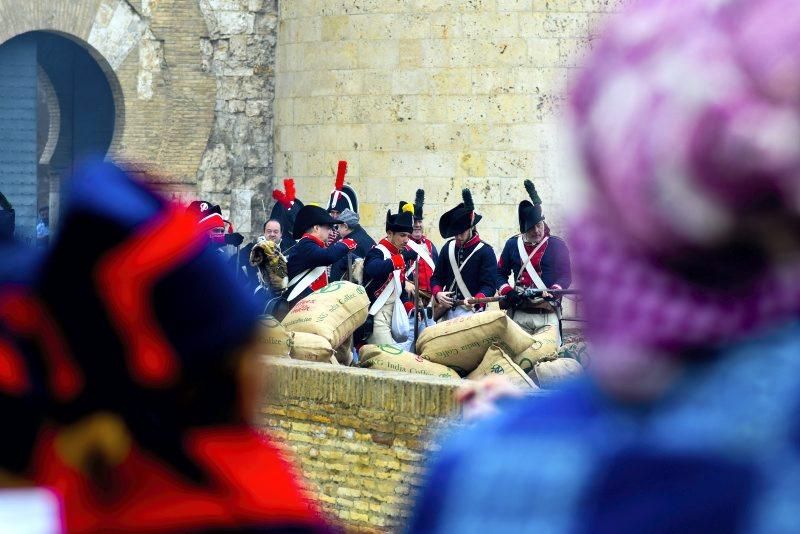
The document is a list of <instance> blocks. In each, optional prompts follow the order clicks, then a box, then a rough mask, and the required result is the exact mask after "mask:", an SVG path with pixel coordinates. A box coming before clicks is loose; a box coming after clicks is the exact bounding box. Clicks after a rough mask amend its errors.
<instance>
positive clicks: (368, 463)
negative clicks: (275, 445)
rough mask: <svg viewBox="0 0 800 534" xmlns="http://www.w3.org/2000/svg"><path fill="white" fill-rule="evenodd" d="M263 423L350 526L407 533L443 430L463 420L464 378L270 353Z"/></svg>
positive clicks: (334, 513) (320, 495)
mask: <svg viewBox="0 0 800 534" xmlns="http://www.w3.org/2000/svg"><path fill="white" fill-rule="evenodd" d="M268 362H269V371H268V372H269V376H270V380H271V382H272V384H273V386H272V390H271V391H270V393H269V395H268V397H267V399H266V402H265V403H264V406H263V408H262V425H263V427H264V428H265V429H266V430H267V431H268V432H269V433H270V434H271V435H273V436H276V437H278V438H279V439H281V440H282V441H283V442H284V443H286V444H287V445H288V446H289V448H290V449H291V450H292V452H294V454H295V458H296V460H297V463H298V465H299V467H300V469H301V471H302V473H303V475H304V477H305V478H306V480H307V481H308V482H309V484H310V486H311V489H312V490H313V492H314V494H315V496H316V498H317V499H318V500H319V501H320V502H321V503H322V506H323V507H324V508H325V510H326V511H327V512H329V513H330V514H331V516H332V517H334V518H337V519H338V520H341V521H342V523H344V524H345V525H346V526H347V527H348V531H353V530H355V529H358V530H361V529H365V530H369V529H376V530H377V531H380V532H386V531H396V530H399V529H398V527H401V526H402V525H403V524H404V523H405V522H406V520H407V518H408V516H409V514H410V513H411V508H412V502H413V499H414V492H415V490H416V488H418V487H419V485H420V483H421V479H422V473H423V466H424V463H425V461H426V459H427V458H428V456H429V454H430V452H431V451H432V450H435V449H436V444H435V441H434V439H435V437H436V436H437V435H438V433H439V432H442V431H443V430H445V429H446V428H447V427H448V426H451V425H454V424H460V409H459V407H458V405H457V404H456V402H455V397H454V392H455V390H456V388H457V387H458V386H459V385H460V384H459V382H458V381H456V380H450V379H444V378H435V377H425V376H418V375H409V374H405V373H395V372H388V371H375V370H371V369H356V368H352V367H338V366H332V365H329V364H320V363H311V362H304V361H300V360H288V359H270V360H268Z"/></svg>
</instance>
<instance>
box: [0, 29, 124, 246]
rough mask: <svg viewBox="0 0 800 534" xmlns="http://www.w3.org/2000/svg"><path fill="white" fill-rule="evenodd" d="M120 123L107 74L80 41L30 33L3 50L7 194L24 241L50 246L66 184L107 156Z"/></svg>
mask: <svg viewBox="0 0 800 534" xmlns="http://www.w3.org/2000/svg"><path fill="white" fill-rule="evenodd" d="M115 116H116V106H115V102H114V96H113V92H112V90H111V85H110V83H109V80H108V77H107V75H106V73H105V72H104V71H103V69H102V68H101V67H100V65H99V64H98V63H97V61H96V60H95V59H94V58H93V57H92V55H91V54H90V53H89V52H88V51H87V49H86V48H84V47H82V46H81V45H80V44H78V43H77V42H75V41H73V40H71V39H69V38H67V37H64V36H62V35H58V34H55V33H50V32H31V33H26V34H23V35H20V36H17V37H15V38H13V39H11V40H9V41H7V42H5V43H3V44H2V45H0V192H2V193H3V194H4V195H5V196H6V197H7V198H8V200H9V202H10V203H11V205H12V206H13V208H14V210H15V212H16V224H17V229H16V236H17V238H19V239H20V240H22V241H27V242H33V241H35V240H37V234H38V236H39V242H45V241H46V239H42V236H43V235H44V234H46V233H49V230H50V228H49V221H50V220H55V218H56V214H57V211H58V196H59V195H58V192H59V188H60V184H61V183H62V180H63V179H66V178H68V177H69V175H70V174H71V173H72V171H73V169H74V168H75V166H76V165H78V164H80V163H81V162H82V161H83V160H85V159H86V158H89V157H96V156H100V157H103V156H105V155H106V153H107V152H108V149H109V147H110V145H111V141H112V139H113V136H114V127H115Z"/></svg>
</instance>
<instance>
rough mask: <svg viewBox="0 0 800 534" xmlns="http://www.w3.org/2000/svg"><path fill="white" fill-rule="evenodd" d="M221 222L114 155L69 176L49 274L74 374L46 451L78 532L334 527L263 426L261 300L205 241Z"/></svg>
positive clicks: (42, 281) (44, 292) (48, 300)
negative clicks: (168, 194)
mask: <svg viewBox="0 0 800 534" xmlns="http://www.w3.org/2000/svg"><path fill="white" fill-rule="evenodd" d="M217 217H218V214H217ZM217 217H214V214H212V215H210V216H206V217H203V218H201V219H200V221H199V223H198V220H197V217H196V216H194V214H192V213H191V212H189V213H187V212H185V211H184V210H182V209H179V208H178V207H176V206H172V205H169V204H167V203H165V202H164V201H163V200H162V199H161V198H160V197H157V196H156V195H155V194H153V193H151V192H149V191H148V190H146V189H145V188H144V187H142V186H140V185H139V184H137V183H135V182H133V181H132V180H130V179H129V178H128V177H127V176H126V175H125V174H124V173H123V172H122V171H120V170H119V169H117V168H116V167H113V166H112V165H108V164H96V165H94V166H90V167H88V168H86V169H84V170H83V171H81V172H79V173H78V174H77V175H76V176H74V177H73V178H72V180H71V181H70V189H69V191H68V193H67V195H66V197H65V211H64V223H63V225H62V228H61V230H60V233H59V236H58V237H57V239H56V240H55V242H54V244H53V247H52V248H51V249H50V251H49V254H48V256H47V258H46V260H45V262H44V265H43V268H42V275H41V276H40V278H39V281H38V283H37V293H38V295H39V298H40V299H41V301H42V302H43V303H44V305H45V306H46V308H47V309H48V310H49V313H50V314H51V315H52V324H54V325H55V326H56V328H55V330H54V334H53V339H52V340H51V343H50V345H49V346H48V349H49V350H50V352H51V353H52V354H53V355H56V356H58V363H59V365H58V368H57V374H58V376H60V377H61V379H60V380H59V381H58V382H57V384H58V385H59V390H58V392H57V393H58V394H57V395H56V396H55V397H56V401H57V402H56V405H55V407H54V409H53V416H54V417H55V418H56V420H57V421H58V423H59V427H58V428H57V429H56V431H55V432H53V433H52V435H51V436H49V438H47V439H44V440H43V442H42V444H41V446H40V447H39V450H40V452H39V453H38V454H37V459H36V465H37V479H36V480H37V482H38V483H39V484H42V485H46V486H48V487H52V488H54V489H56V490H58V491H59V492H60V494H61V495H62V496H63V498H64V505H65V518H66V523H67V526H68V529H69V531H70V532H189V531H191V532H198V531H203V532H208V531H214V532H220V531H225V532H234V531H235V532H271V531H284V530H290V531H299V532H313V531H321V530H322V531H324V530H326V528H327V527H326V525H325V523H324V520H323V518H322V516H321V514H320V512H319V510H318V509H317V507H316V506H315V505H314V504H313V503H312V502H311V501H310V500H309V498H308V496H307V495H306V492H305V490H304V488H303V487H302V485H301V484H300V483H299V481H298V479H297V477H296V475H295V473H294V470H293V468H292V467H291V465H290V463H289V462H288V461H287V460H286V458H287V457H288V456H287V454H286V451H283V450H282V449H280V448H279V447H278V446H277V445H276V444H274V443H273V442H272V440H271V439H270V438H269V437H267V436H264V435H261V434H259V433H258V432H257V431H256V430H255V429H254V428H253V427H252V426H251V425H250V421H251V420H252V417H253V416H254V414H255V412H256V408H257V405H258V403H259V402H260V400H261V398H262V388H263V368H262V366H261V362H260V358H259V356H258V353H257V351H256V350H255V340H256V338H257V336H258V324H259V323H258V318H257V314H258V312H259V310H258V308H257V307H256V306H255V303H254V302H252V301H251V300H250V298H249V296H248V294H247V293H246V291H245V290H244V289H243V288H241V287H240V286H239V285H238V284H237V283H236V282H235V280H234V276H233V273H232V272H230V270H229V269H228V268H227V267H226V266H225V265H224V263H223V262H222V261H221V260H220V258H219V257H218V255H217V254H216V253H215V252H214V251H213V250H212V249H211V248H209V247H207V246H206V245H207V241H206V240H205V239H204V236H205V235H207V234H206V233H207V232H209V231H210V230H212V229H214V228H217V227H218V226H219V221H218V220H217ZM219 218H220V219H221V217H219ZM89 234H91V235H92V239H90V240H89V239H86V235H89ZM212 235H213V234H212ZM76 303H79V309H80V312H79V313H76V310H77V309H78V308H77V307H76Z"/></svg>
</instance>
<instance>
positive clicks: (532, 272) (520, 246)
mask: <svg viewBox="0 0 800 534" xmlns="http://www.w3.org/2000/svg"><path fill="white" fill-rule="evenodd" d="M548 239H550V237H549V236H548V237H545V238H544V239H542V240H541V241H539V244H538V245H536V247H535V248H534V249H533V252H531V253H530V255H529V254H528V253H527V252H525V241H524V240H523V239H522V234H520V236H519V237H518V238H517V250H518V251H519V259H520V261H522V258H526V259H525V261H524V262H523V263H522V269H525V272H527V273H528V276H530V277H531V280H532V281H533V285H535V286H536V289H547V286H546V285H544V281H542V277H541V276H539V273H537V272H536V269H534V268H533V264H532V263H531V260H532V259H533V257H534V256H535V255H536V253H537V252H539V249H540V248H542V245H544V244H545V243H547V240H548ZM522 269H520V274H522ZM515 285H516V284H515Z"/></svg>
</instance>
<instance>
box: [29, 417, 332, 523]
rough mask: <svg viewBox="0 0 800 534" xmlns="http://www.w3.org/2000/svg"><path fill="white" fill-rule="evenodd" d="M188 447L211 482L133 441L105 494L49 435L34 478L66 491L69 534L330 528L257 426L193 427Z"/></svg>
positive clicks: (280, 453) (285, 459)
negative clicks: (201, 482)
mask: <svg viewBox="0 0 800 534" xmlns="http://www.w3.org/2000/svg"><path fill="white" fill-rule="evenodd" d="M187 450H188V452H189V455H190V457H191V458H192V459H193V460H194V461H195V462H196V463H197V465H198V466H200V467H201V469H203V471H204V472H206V473H207V475H208V478H209V482H208V484H207V485H205V486H198V485H196V484H194V483H192V482H190V481H189V480H187V479H185V478H184V477H182V476H181V475H179V474H177V473H176V472H175V471H174V470H173V469H171V468H170V467H169V466H167V465H166V464H164V463H162V462H161V461H160V460H158V459H156V458H155V457H153V456H151V455H150V454H148V453H147V452H145V451H143V450H142V449H140V448H138V447H136V446H135V445H134V447H133V448H132V449H131V451H130V452H129V454H128V455H127V457H126V458H125V459H124V460H123V461H122V462H121V463H120V464H119V465H117V466H116V467H115V468H113V470H112V473H111V480H110V483H109V485H108V486H109V487H110V488H111V491H108V490H101V489H99V488H97V487H95V486H93V485H92V484H90V483H89V480H88V479H87V478H86V477H85V476H84V475H83V474H82V473H81V472H80V471H78V470H76V469H74V468H73V467H72V466H70V465H67V464H66V463H65V462H64V461H62V459H61V457H60V456H59V455H58V454H57V453H56V450H55V448H54V446H53V440H52V439H48V440H45V442H44V444H43V445H42V447H41V452H40V453H39V454H38V455H37V456H38V459H37V471H38V477H37V478H38V480H37V483H38V484H39V485H42V486H48V487H51V488H53V489H54V490H56V491H57V492H58V493H59V494H60V495H62V496H63V499H64V511H65V518H66V525H67V530H68V532H98V533H99V532H187V531H196V530H217V529H219V530H222V529H228V530H235V529H242V530H245V529H250V528H262V529H278V528H288V527H295V528H296V527H300V528H304V529H306V530H307V531H310V532H326V531H329V530H330V528H329V527H328V526H327V525H326V523H325V520H324V519H323V516H322V513H321V512H320V510H319V508H317V506H316V505H315V504H314V503H313V502H312V501H311V499H310V496H309V495H307V494H306V491H305V489H304V488H303V487H302V486H301V484H300V483H299V482H298V477H297V476H296V473H295V471H294V468H293V467H292V465H291V464H290V462H289V460H288V457H287V455H286V453H285V452H284V451H283V450H281V449H279V448H278V447H277V446H276V445H275V444H273V443H272V442H271V441H270V440H269V439H268V438H266V437H265V436H263V435H260V434H258V433H257V432H256V431H255V430H253V429H251V428H248V427H245V426H230V427H223V428H220V427H215V428H209V429H203V430H195V431H193V432H191V433H189V434H188V435H187Z"/></svg>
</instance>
